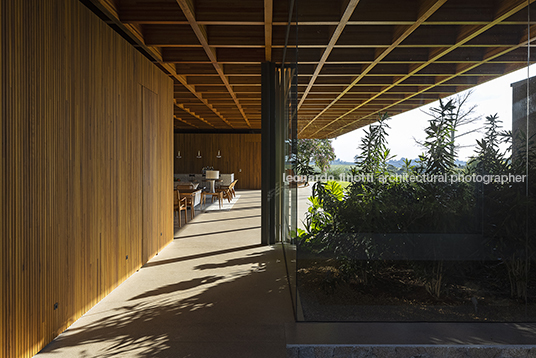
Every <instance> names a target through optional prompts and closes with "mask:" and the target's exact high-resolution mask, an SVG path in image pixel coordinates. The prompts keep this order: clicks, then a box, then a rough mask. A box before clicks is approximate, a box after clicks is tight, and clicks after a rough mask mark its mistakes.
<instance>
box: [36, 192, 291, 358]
mask: <svg viewBox="0 0 536 358" xmlns="http://www.w3.org/2000/svg"><path fill="white" fill-rule="evenodd" d="M237 194H239V195H240V198H239V200H238V201H237V203H236V204H235V205H234V207H233V208H232V209H231V210H230V211H210V212H206V213H203V214H200V215H197V216H196V217H195V218H194V220H193V221H189V222H188V224H187V225H185V226H183V227H182V228H180V229H178V228H177V229H176V235H175V236H176V237H175V240H174V241H173V242H172V243H171V244H170V245H168V246H167V247H166V248H165V249H164V250H162V252H160V254H159V255H158V256H156V257H155V258H153V259H152V260H151V261H150V262H148V263H147V264H146V265H145V266H144V267H143V268H141V269H140V271H139V272H137V273H136V274H134V275H133V276H132V277H130V278H129V279H128V280H127V281H125V282H124V283H123V284H122V285H121V286H119V287H118V288H117V289H115V290H114V291H113V292H112V293H111V294H110V295H108V296H107V297H106V298H105V299H104V300H102V301H101V302H100V303H99V304H98V305H96V306H95V307H93V308H92V309H91V310H90V311H89V312H87V313H86V314H85V315H84V316H83V317H81V318H80V319H79V320H78V321H77V322H75V323H74V324H73V325H72V326H71V327H70V328H69V329H68V330H66V331H65V332H64V333H63V334H61V335H60V336H59V337H58V338H56V340H54V341H53V342H52V343H50V344H49V345H48V346H47V347H45V349H43V350H42V351H41V352H40V353H39V354H38V355H37V357H47V356H51V355H53V356H54V357H112V356H121V357H174V358H175V357H255V358H262V357H270V358H274V357H285V356H286V351H285V323H291V322H294V317H293V313H292V307H291V301H290V293H289V290H288V285H287V279H286V271H285V264H284V258H283V253H282V251H281V248H280V246H277V245H276V246H275V247H268V246H261V245H260V244H259V243H260V235H261V232H260V226H261V192H260V191H239V192H237ZM216 205H217V204H216Z"/></svg>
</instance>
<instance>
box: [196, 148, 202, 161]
mask: <svg viewBox="0 0 536 358" xmlns="http://www.w3.org/2000/svg"><path fill="white" fill-rule="evenodd" d="M201 158H202V156H201V151H200V150H198V151H197V159H201Z"/></svg>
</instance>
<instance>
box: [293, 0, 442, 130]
mask: <svg viewBox="0 0 536 358" xmlns="http://www.w3.org/2000/svg"><path fill="white" fill-rule="evenodd" d="M446 1H447V0H437V1H426V2H425V3H424V4H423V5H422V6H421V8H420V9H419V16H418V18H417V20H416V21H415V22H414V23H413V24H412V25H411V26H409V27H406V28H405V30H402V31H401V34H400V36H398V37H397V38H396V39H395V41H393V43H392V44H391V45H390V46H389V47H388V48H387V49H385V50H381V49H380V50H379V51H378V52H379V53H378V56H377V57H376V58H375V59H374V62H373V63H372V64H370V65H369V66H367V67H366V69H365V70H364V71H363V72H361V74H360V75H359V76H357V78H356V79H355V80H354V81H353V82H352V83H351V84H350V85H349V86H348V87H347V88H346V89H345V90H344V91H342V92H341V93H340V94H339V95H338V96H337V98H336V99H335V100H334V101H333V102H332V103H331V104H330V105H329V106H327V107H326V108H325V109H324V110H323V111H321V112H320V113H319V114H318V115H317V116H316V117H315V118H313V119H312V120H311V121H309V122H308V123H307V124H306V125H305V126H304V127H303V128H302V129H301V130H300V132H299V133H298V135H300V134H301V133H303V131H305V130H306V129H307V127H308V126H309V125H311V124H312V123H313V122H314V121H315V120H316V119H317V118H319V117H320V116H321V115H322V114H323V113H324V112H325V111H327V110H328V109H329V107H331V105H333V104H335V103H336V102H337V101H338V100H339V99H340V98H341V97H342V96H344V95H345V94H346V93H347V92H348V91H349V90H350V89H351V88H352V87H353V86H355V84H356V83H357V82H359V81H360V80H361V79H362V78H363V77H364V76H365V75H366V74H367V73H369V72H370V71H371V70H372V69H373V68H374V67H375V66H376V65H377V64H378V63H380V61H381V60H383V59H384V58H385V57H386V56H387V55H388V54H389V53H390V52H392V51H393V50H394V49H395V48H396V47H397V46H398V45H400V43H402V41H404V40H405V39H407V38H408V37H409V36H410V35H411V34H412V33H413V32H414V31H415V30H416V29H417V28H418V27H419V26H420V25H421V24H422V23H423V22H424V21H426V19H428V18H429V17H430V16H432V14H433V13H434V12H436V11H437V10H438V9H439V8H440V7H441V6H442V5H443V4H444V3H445V2H446ZM316 133H318V131H316V132H315V133H314V134H316ZM314 134H313V135H314Z"/></svg>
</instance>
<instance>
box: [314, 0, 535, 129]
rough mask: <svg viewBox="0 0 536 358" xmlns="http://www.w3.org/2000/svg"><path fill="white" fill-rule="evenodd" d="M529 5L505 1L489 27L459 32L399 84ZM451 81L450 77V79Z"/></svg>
mask: <svg viewBox="0 0 536 358" xmlns="http://www.w3.org/2000/svg"><path fill="white" fill-rule="evenodd" d="M534 1H535V0H529V2H530V3H532V2H534ZM526 5H527V3H526V2H524V1H514V0H510V1H504V2H502V3H501V4H500V7H499V8H498V9H497V10H496V16H495V18H494V20H493V21H491V22H489V23H488V24H487V25H484V26H478V25H474V26H472V25H471V26H464V27H462V28H461V29H460V31H459V35H458V38H457V41H456V44H454V45H453V46H451V47H447V48H444V49H442V50H441V51H431V54H432V56H431V58H430V59H429V61H428V62H427V63H425V64H422V65H416V66H415V67H414V68H413V69H412V70H411V72H410V73H409V74H408V75H407V76H406V77H404V78H402V79H400V80H399V81H397V82H401V81H402V80H404V79H405V78H407V77H410V76H411V75H413V74H415V73H418V72H419V71H421V70H422V69H424V68H425V67H426V66H428V65H429V64H431V63H433V62H434V61H436V60H437V59H439V58H441V57H442V56H444V55H446V54H448V53H449V52H451V51H453V50H454V49H456V48H458V47H459V46H462V45H463V44H465V43H467V42H468V41H470V40H472V39H474V38H475V37H477V36H478V35H479V34H482V33H484V32H485V31H486V30H488V29H490V28H492V27H493V26H494V25H496V24H498V23H500V22H501V21H502V20H504V19H505V18H507V17H509V16H511V15H512V14H514V13H516V12H518V11H519V10H521V9H523V8H524V7H526ZM474 67H478V64H477V65H474ZM463 72H466V71H463ZM455 76H456V75H454V76H451V77H455ZM449 79H450V77H449ZM397 84H398V83H393V85H392V86H390V87H395V86H396V85H397ZM389 89H390V88H388V89H387V90H389ZM420 92H421V91H419V92H416V93H415V94H417V93H420ZM378 95H379V94H376V95H374V96H373V98H375V97H377V96H378ZM360 107H361V106H357V107H355V108H353V109H351V110H349V111H348V112H347V113H345V114H344V115H342V116H340V117H337V118H335V119H334V120H333V121H332V123H331V124H329V125H328V126H331V125H333V124H334V123H336V122H337V121H338V120H340V119H341V118H344V117H345V116H347V115H348V114H350V113H352V112H353V111H354V110H357V109H359V108H360ZM326 127H327V126H325V127H322V128H321V129H319V130H317V131H315V132H314V133H312V135H313V136H314V135H315V134H317V133H319V132H320V131H321V130H323V129H324V128H326ZM342 128H344V127H341V128H338V129H337V131H338V132H340V131H341V130H342ZM332 133H333V132H330V133H329V134H328V135H330V134H332Z"/></svg>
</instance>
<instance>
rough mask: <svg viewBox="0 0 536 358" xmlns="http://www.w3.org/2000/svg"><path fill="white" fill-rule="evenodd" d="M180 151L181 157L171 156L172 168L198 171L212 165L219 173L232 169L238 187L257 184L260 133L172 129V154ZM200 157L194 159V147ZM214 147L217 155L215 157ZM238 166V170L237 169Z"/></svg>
mask: <svg viewBox="0 0 536 358" xmlns="http://www.w3.org/2000/svg"><path fill="white" fill-rule="evenodd" d="M179 150H180V151H181V156H182V159H177V158H175V159H174V163H175V165H174V168H175V169H174V172H175V173H177V174H179V173H201V170H202V168H203V167H205V166H213V167H214V169H216V170H219V171H220V173H234V174H235V179H238V183H237V188H238V189H260V188H261V135H260V134H189V133H178V134H177V133H176V134H175V143H174V157H176V156H177V152H178V151H179ZM198 150H199V151H201V156H202V158H201V159H197V158H196V156H197V151H198ZM218 150H219V151H220V153H221V158H219V159H218V158H216V155H217V153H218ZM240 169H242V172H240Z"/></svg>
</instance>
